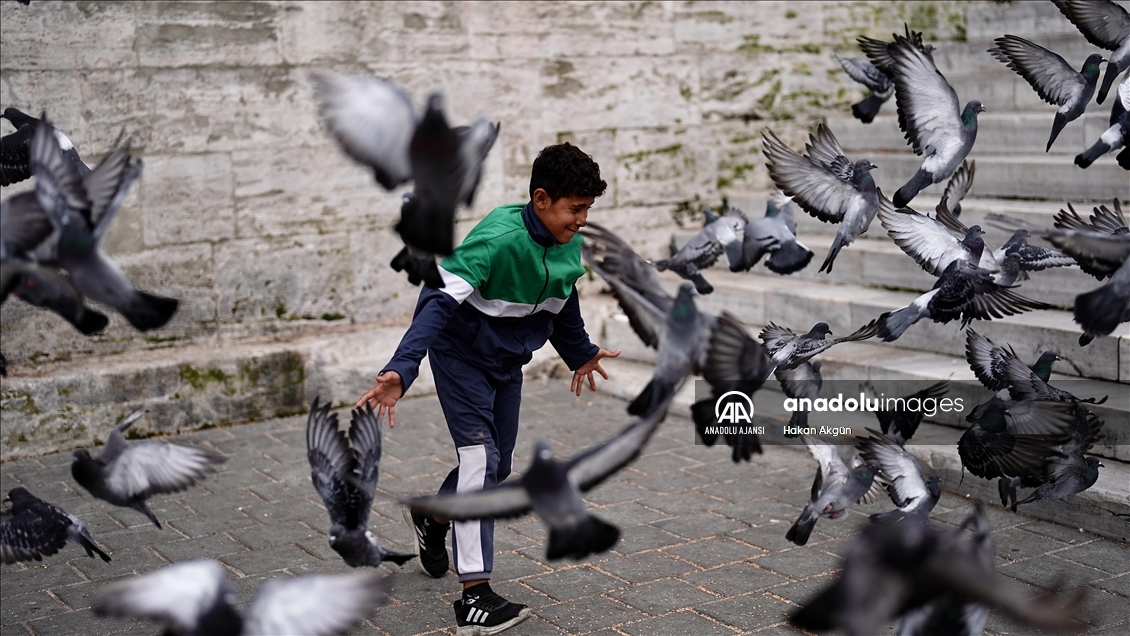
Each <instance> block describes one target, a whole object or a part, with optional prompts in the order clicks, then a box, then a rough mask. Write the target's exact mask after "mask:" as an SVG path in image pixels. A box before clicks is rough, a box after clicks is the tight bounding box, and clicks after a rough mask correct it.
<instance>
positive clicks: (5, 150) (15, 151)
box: [0, 108, 90, 186]
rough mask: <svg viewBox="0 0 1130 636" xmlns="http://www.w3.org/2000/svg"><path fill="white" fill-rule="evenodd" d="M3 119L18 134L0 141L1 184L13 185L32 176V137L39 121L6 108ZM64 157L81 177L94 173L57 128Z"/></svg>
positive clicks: (57, 136)
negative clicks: (9, 123)
mask: <svg viewBox="0 0 1130 636" xmlns="http://www.w3.org/2000/svg"><path fill="white" fill-rule="evenodd" d="M0 118H3V119H7V120H8V121H9V122H11V124H12V126H14V127H15V128H16V132H14V133H12V134H10V135H4V137H3V138H0V185H2V186H10V185H12V184H13V183H19V182H21V181H23V180H25V179H29V178H30V177H31V138H32V135H33V134H35V128H36V126H37V125H38V124H39V120H38V119H36V118H35V117H32V116H31V115H28V114H26V113H23V112H21V111H20V110H18V109H15V108H5V109H4V114H2V115H0ZM53 132H54V133H55V138H56V139H57V140H58V142H59V148H60V149H62V151H63V158H64V159H65V160H66V161H67V162H68V163H70V164H71V165H73V166H74V167H75V170H76V171H77V172H78V174H79V176H80V177H85V176H86V175H88V174H90V166H88V165H86V162H84V161H83V160H82V157H79V155H78V151H77V150H75V145H74V144H73V143H71V140H70V139H69V138H68V137H67V136H66V135H64V134H63V133H62V132H61V131H59V130H57V129H54V130H53Z"/></svg>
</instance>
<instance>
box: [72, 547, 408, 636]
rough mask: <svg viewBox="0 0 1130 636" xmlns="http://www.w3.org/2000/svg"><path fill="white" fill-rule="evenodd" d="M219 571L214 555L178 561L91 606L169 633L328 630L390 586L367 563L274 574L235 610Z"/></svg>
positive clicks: (202, 635) (381, 600) (370, 605)
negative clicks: (344, 570) (344, 569)
mask: <svg viewBox="0 0 1130 636" xmlns="http://www.w3.org/2000/svg"><path fill="white" fill-rule="evenodd" d="M225 573H226V570H225V569H224V566H223V565H221V564H220V562H219V561H212V560H200V561H186V562H182V563H176V564H173V565H170V566H167V567H163V568H160V569H158V570H154V571H152V572H148V573H146V574H142V575H141V576H134V577H131V578H127V579H124V580H119V581H116V582H114V583H111V584H109V585H107V586H105V588H104V589H103V590H102V591H101V592H99V594H98V596H97V597H96V598H95V599H94V602H93V604H92V609H93V610H94V614H95V615H96V616H112V617H130V618H135V619H141V620H147V621H155V622H157V623H161V624H162V625H163V626H164V628H165V631H164V632H163V633H164V634H168V635H170V636H276V635H278V634H304V635H306V636H330V635H331V634H345V633H348V632H349V631H350V630H352V629H354V628H355V627H356V626H357V625H359V624H360V623H361V621H363V620H364V619H365V617H366V616H368V615H369V614H370V613H371V612H372V611H373V609H374V608H375V607H377V606H378V605H384V604H385V603H387V602H388V593H389V591H390V590H391V588H392V582H391V579H390V578H389V577H388V576H387V575H381V574H378V573H377V572H373V571H362V572H350V573H348V574H321V575H310V576H299V577H295V578H288V577H279V578H275V579H272V580H270V581H267V582H266V583H264V584H263V585H262V586H260V587H259V591H258V592H257V593H256V594H255V597H254V598H252V599H251V601H250V602H249V603H248V604H247V606H246V607H245V608H244V610H243V612H242V614H241V613H240V612H238V611H237V610H236V603H237V599H236V593H235V588H234V587H233V586H232V585H231V584H230V583H228V581H227V578H226V576H225Z"/></svg>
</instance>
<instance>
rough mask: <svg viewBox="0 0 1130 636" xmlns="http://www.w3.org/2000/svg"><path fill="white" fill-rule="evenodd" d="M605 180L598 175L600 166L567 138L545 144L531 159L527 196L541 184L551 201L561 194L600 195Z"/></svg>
mask: <svg viewBox="0 0 1130 636" xmlns="http://www.w3.org/2000/svg"><path fill="white" fill-rule="evenodd" d="M607 187H608V184H607V183H605V182H604V180H603V179H601V178H600V166H598V165H597V164H596V162H595V161H593V160H592V157H590V156H588V155H586V154H585V153H584V152H583V151H582V150H581V149H580V148H578V147H576V146H574V145H573V144H571V143H569V142H565V143H563V144H557V145H556V146H546V147H545V148H542V150H541V152H539V153H538V157H537V159H534V167H533V170H532V172H531V174H530V198H533V196H534V190H537V189H538V188H541V189H543V190H545V192H546V194H548V195H549V198H550V199H551V200H553V201H557V200H558V199H560V198H562V197H594V198H595V197H599V196H600V195H602V194H604V189H605V188H607Z"/></svg>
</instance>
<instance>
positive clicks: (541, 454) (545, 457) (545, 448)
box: [534, 439, 553, 462]
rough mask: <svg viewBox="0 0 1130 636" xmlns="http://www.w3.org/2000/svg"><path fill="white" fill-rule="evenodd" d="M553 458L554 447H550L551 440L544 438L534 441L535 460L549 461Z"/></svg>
mask: <svg viewBox="0 0 1130 636" xmlns="http://www.w3.org/2000/svg"><path fill="white" fill-rule="evenodd" d="M552 459H553V449H551V448H550V447H549V442H547V441H545V440H544V439H539V440H538V441H536V442H534V462H548V461H551V460H552Z"/></svg>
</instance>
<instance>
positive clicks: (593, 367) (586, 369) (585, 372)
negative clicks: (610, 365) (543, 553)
mask: <svg viewBox="0 0 1130 636" xmlns="http://www.w3.org/2000/svg"><path fill="white" fill-rule="evenodd" d="M619 355H620V350H619V349H617V350H616V351H609V350H608V349H601V350H600V351H597V352H596V355H595V356H593V358H592V360H589V361H588V362H586V363H585V364H584V366H582V367H581V368H579V369H577V370H576V371H574V372H573V383H572V384H570V385H569V390H570V391H572V392H573V393H576V394H577V395H578V396H579V395H580V394H581V387H583V386H585V377H586V376H587V377H588V379H589V388H590V389H592V390H593V391H595V390H596V378H594V377H593V375H592V372H593V371H596V372H597V373H599V374H600V375H601V376H603V377H604V379H605V380H607V379H608V372H607V371H605V370H604V367H601V366H600V360H601V358H615V357H617V356H619Z"/></svg>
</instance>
